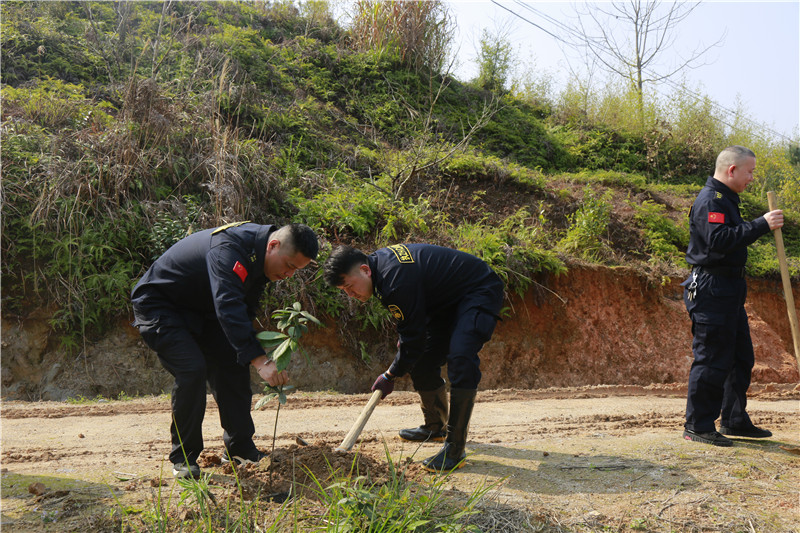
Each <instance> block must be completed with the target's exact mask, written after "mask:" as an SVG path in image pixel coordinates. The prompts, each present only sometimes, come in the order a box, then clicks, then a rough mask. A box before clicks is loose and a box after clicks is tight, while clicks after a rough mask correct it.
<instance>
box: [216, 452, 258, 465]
mask: <svg viewBox="0 0 800 533" xmlns="http://www.w3.org/2000/svg"><path fill="white" fill-rule="evenodd" d="M268 456H269V454H268V453H264V452H262V451H261V450H257V449H254V450H253V451H252V452H250V453H248V454H242V455H234V456H233V457H232V459H233V462H234V463H235V464H236V466H241V465H252V464H256V463H258V462H259V461H261V459H263V458H264V457H268ZM222 462H223V463H229V462H231V457H229V456H228V452H227V450H226V451H225V453H223V454H222Z"/></svg>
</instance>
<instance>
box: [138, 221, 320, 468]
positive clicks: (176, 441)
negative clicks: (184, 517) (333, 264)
mask: <svg viewBox="0 0 800 533" xmlns="http://www.w3.org/2000/svg"><path fill="white" fill-rule="evenodd" d="M318 248H319V244H318V242H317V236H316V235H315V234H314V232H313V231H312V230H311V228H309V227H308V226H305V225H302V224H291V225H288V226H283V227H281V228H278V227H276V226H272V225H265V226H262V225H258V224H251V223H246V222H242V223H234V224H228V225H225V226H221V227H218V228H215V229H208V230H204V231H200V232H197V233H194V234H192V235H189V236H188V237H185V238H183V239H181V240H180V241H178V242H177V243H176V244H175V245H173V246H172V247H171V248H170V249H169V250H167V251H166V252H165V253H164V254H163V255H162V256H161V257H159V258H158V259H157V260H156V261H155V263H153V265H152V266H151V267H150V269H149V270H148V271H147V272H146V273H145V274H144V276H142V278H141V279H140V280H139V282H138V283H137V284H136V287H134V289H133V294H132V302H133V313H134V317H135V321H134V323H133V325H134V326H137V327H138V328H139V333H140V334H141V336H142V339H143V340H144V341H145V342H146V343H147V345H148V346H149V347H150V348H152V349H153V350H155V351H156V352H157V353H158V358H159V360H160V361H161V364H162V365H163V366H164V368H166V369H167V371H168V372H169V373H170V374H172V376H173V377H174V378H175V385H174V386H173V389H172V425H171V426H170V433H171V435H172V451H171V452H170V454H169V458H170V460H171V461H172V464H173V474H174V475H175V477H194V478H197V477H199V476H200V468H199V467H198V465H197V458H198V456H199V455H200V452H201V451H202V450H203V433H202V426H203V418H204V415H205V410H206V383H208V386H209V388H210V389H211V392H212V394H213V395H214V399H215V400H216V402H217V405H218V407H219V418H220V423H221V424H222V428H223V430H224V434H223V441H224V443H225V453H226V455H227V458H229V459H230V460H233V461H235V462H237V463H239V464H243V463H251V462H258V461H259V460H260V459H261V458H262V457H263V456H264V454H263V453H262V452H261V451H259V450H258V449H257V448H256V445H255V443H253V434H254V433H255V427H254V425H253V418H252V417H251V415H250V403H251V401H252V392H251V389H250V367H251V366H252V367H254V368H255V369H256V371H257V372H258V375H259V376H260V377H261V378H262V379H263V380H264V381H266V382H267V383H268V384H270V385H272V386H279V385H284V384H285V383H286V382H287V381H288V377H287V375H286V373H285V372H278V371H277V368H276V367H275V363H274V362H273V361H272V360H271V359H268V358H267V356H266V354H265V352H264V349H263V348H262V347H261V344H260V343H259V342H258V339H257V338H256V332H255V330H254V329H253V319H254V318H255V312H256V308H257V306H258V302H259V299H260V298H261V296H262V294H263V293H264V287H265V286H266V284H267V283H268V282H271V281H278V280H282V279H286V278H289V277H291V276H292V275H293V274H294V273H295V272H296V271H297V270H298V269H300V268H303V267H305V266H306V265H308V264H309V263H310V262H311V261H312V260H313V259H315V258H316V256H317V251H318Z"/></svg>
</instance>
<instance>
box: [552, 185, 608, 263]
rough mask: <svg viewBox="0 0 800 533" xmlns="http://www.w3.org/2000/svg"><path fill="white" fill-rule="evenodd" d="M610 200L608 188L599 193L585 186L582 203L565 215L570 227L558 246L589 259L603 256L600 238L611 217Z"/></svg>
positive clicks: (564, 250)
mask: <svg viewBox="0 0 800 533" xmlns="http://www.w3.org/2000/svg"><path fill="white" fill-rule="evenodd" d="M610 200H611V191H610V190H607V191H606V192H605V193H603V195H599V194H597V193H596V192H595V191H594V190H593V189H591V188H590V187H588V186H587V187H586V188H585V189H584V191H583V204H582V205H581V206H580V207H579V208H578V210H577V211H575V213H573V214H572V215H569V216H568V217H567V218H568V220H569V222H570V227H569V229H568V230H567V234H566V235H565V236H564V238H563V239H562V240H561V242H559V243H558V248H559V249H560V250H561V251H563V252H568V253H575V254H576V255H578V256H580V257H583V258H584V259H588V260H590V261H598V260H599V259H601V258H602V257H603V256H604V250H603V245H602V241H601V239H602V238H603V237H604V235H605V234H606V232H607V229H608V223H609V221H610V219H611V204H610Z"/></svg>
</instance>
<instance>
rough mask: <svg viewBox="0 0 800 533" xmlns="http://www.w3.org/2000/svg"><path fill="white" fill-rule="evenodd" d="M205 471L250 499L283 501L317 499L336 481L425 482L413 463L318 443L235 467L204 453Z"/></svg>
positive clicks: (278, 451)
mask: <svg viewBox="0 0 800 533" xmlns="http://www.w3.org/2000/svg"><path fill="white" fill-rule="evenodd" d="M197 463H198V465H199V466H200V468H202V469H213V468H219V472H221V474H223V475H224V476H230V477H231V478H232V479H229V480H227V481H229V482H230V481H232V480H235V479H236V478H238V480H239V484H240V485H241V487H242V491H243V495H244V497H245V498H246V499H254V498H256V497H259V496H260V497H262V498H264V497H266V498H267V499H277V500H280V499H282V498H285V497H286V495H288V493H289V491H290V489H292V487H294V491H295V492H299V493H301V494H300V495H302V496H305V497H311V498H313V497H314V496H315V494H316V492H317V491H318V490H321V487H327V486H328V485H329V484H330V483H331V482H332V481H333V480H341V479H356V478H359V477H361V478H364V482H365V483H367V484H370V485H372V484H376V485H382V484H384V483H390V482H392V481H393V480H394V479H398V478H401V477H402V478H405V479H408V480H412V479H421V477H422V476H423V475H424V472H425V470H424V469H423V468H422V467H421V466H420V465H419V464H418V463H412V462H411V461H410V460H409V459H406V460H405V461H402V462H401V463H393V462H391V461H390V462H387V461H386V457H383V458H381V457H376V456H374V455H367V454H361V453H358V452H339V451H334V449H333V448H331V446H330V445H329V444H326V443H325V442H323V441H317V442H315V443H313V444H292V445H290V446H288V447H285V448H276V449H275V451H274V453H273V454H271V456H270V457H269V458H267V459H264V460H262V461H261V462H259V463H258V464H248V465H242V466H239V467H234V466H232V465H231V464H230V463H228V462H225V463H223V461H222V457H221V456H220V455H219V454H216V453H213V452H212V453H209V452H204V453H203V454H201V456H200V459H199V460H198V462H197ZM220 478H221V476H218V475H217V476H213V477H212V482H215V483H220Z"/></svg>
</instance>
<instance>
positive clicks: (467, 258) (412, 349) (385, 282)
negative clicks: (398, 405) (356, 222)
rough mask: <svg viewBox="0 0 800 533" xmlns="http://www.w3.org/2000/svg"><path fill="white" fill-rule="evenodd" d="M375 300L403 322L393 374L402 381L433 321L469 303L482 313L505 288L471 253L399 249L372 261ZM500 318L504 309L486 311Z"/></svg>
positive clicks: (384, 251)
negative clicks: (483, 299) (483, 298)
mask: <svg viewBox="0 0 800 533" xmlns="http://www.w3.org/2000/svg"><path fill="white" fill-rule="evenodd" d="M367 260H368V262H369V267H370V269H371V270H372V284H373V292H374V294H375V296H376V297H377V298H378V299H379V300H380V301H381V303H382V304H383V305H384V306H385V307H386V308H387V309H388V310H389V312H390V313H391V314H392V315H393V316H394V317H395V319H397V332H398V334H399V336H400V348H399V351H398V356H397V357H396V358H395V362H394V363H393V364H392V366H391V368H390V369H389V371H390V372H391V373H392V374H393V375H396V376H402V375H404V374H406V373H407V372H408V371H409V370H411V369H412V368H413V367H414V365H415V363H416V361H417V360H418V359H419V357H420V356H421V355H422V352H423V351H424V349H425V338H426V335H425V331H426V327H427V325H428V321H429V319H430V318H431V317H436V316H446V315H444V314H445V313H452V314H455V312H456V309H457V307H458V306H459V304H461V303H462V301H464V300H465V299H467V298H470V299H475V301H476V304H475V307H481V305H480V302H481V298H480V297H481V295H482V294H484V293H485V294H487V296H488V298H487V300H488V301H494V300H496V298H494V297H492V295H493V294H496V292H497V290H498V289H499V291H500V293H502V287H503V282H502V281H501V280H500V278H499V277H498V276H497V274H495V272H494V271H493V270H492V269H491V268H489V265H487V264H486V263H485V262H484V261H483V260H481V259H479V258H477V257H475V256H474V255H470V254H468V253H466V252H461V251H459V250H453V249H451V248H444V247H441V246H435V245H432V244H396V245H393V246H389V247H387V248H381V249H379V250H376V251H375V252H373V253H372V254H370V255H369V256H368V257H367ZM485 311H486V312H488V313H491V314H494V315H495V316H497V315H498V313H499V312H500V309H485Z"/></svg>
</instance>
